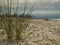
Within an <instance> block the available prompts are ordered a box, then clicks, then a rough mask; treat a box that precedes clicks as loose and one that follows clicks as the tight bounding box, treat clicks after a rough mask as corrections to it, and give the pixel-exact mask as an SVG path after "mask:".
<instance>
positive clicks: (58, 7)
mask: <svg viewBox="0 0 60 45" xmlns="http://www.w3.org/2000/svg"><path fill="white" fill-rule="evenodd" d="M2 1H3V2H4V3H6V0H0V5H1V4H2ZM17 1H18V0H13V4H14V5H16V2H17ZM19 2H20V5H19V7H22V6H23V5H24V2H25V0H19ZM33 4H36V6H35V8H36V10H41V11H42V13H47V12H46V11H48V13H49V12H50V11H52V12H53V13H60V0H27V7H31V6H32V5H33ZM52 12H50V13H52Z"/></svg>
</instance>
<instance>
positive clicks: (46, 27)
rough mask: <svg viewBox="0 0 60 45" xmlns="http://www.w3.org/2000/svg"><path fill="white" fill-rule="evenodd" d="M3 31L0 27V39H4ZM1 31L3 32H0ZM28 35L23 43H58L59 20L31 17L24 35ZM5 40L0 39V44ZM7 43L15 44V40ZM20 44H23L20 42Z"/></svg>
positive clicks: (29, 44)
mask: <svg viewBox="0 0 60 45" xmlns="http://www.w3.org/2000/svg"><path fill="white" fill-rule="evenodd" d="M3 32H4V31H1V29H0V40H1V39H5V38H6V37H4V36H5V34H4V33H3ZM2 33H3V34H2ZM29 33H30V34H31V35H29V36H28V37H27V38H26V39H25V42H24V43H27V45H60V21H59V20H48V21H46V20H44V19H32V21H31V23H30V25H29V27H28V28H27V31H26V32H25V33H24V35H28V34H29ZM6 43H7V41H6V40H5V41H0V45H6ZM7 45H15V42H12V43H7ZM22 45H25V44H23V43H22Z"/></svg>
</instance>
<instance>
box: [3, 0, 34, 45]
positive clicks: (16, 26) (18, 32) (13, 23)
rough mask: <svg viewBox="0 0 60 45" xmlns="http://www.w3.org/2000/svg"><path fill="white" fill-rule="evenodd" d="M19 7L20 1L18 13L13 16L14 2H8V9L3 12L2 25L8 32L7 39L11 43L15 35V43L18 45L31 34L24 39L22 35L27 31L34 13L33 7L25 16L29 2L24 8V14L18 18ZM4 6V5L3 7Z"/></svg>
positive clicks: (9, 0) (10, 0) (8, 0)
mask: <svg viewBox="0 0 60 45" xmlns="http://www.w3.org/2000/svg"><path fill="white" fill-rule="evenodd" d="M18 5H19V1H17V6H16V11H15V12H14V14H13V15H12V14H11V10H12V0H7V9H4V10H2V12H3V13H4V15H3V16H2V25H3V28H4V29H5V31H6V35H7V39H8V40H9V41H12V40H13V35H14V36H15V41H16V43H17V45H18V43H19V42H22V41H23V40H24V39H25V38H27V37H28V36H29V35H30V34H28V35H27V37H25V38H24V39H23V37H22V33H23V32H24V31H26V29H27V27H28V25H29V23H30V21H31V18H32V16H31V14H32V12H33V10H34V9H33V7H34V5H33V6H32V7H31V9H30V10H29V11H28V12H27V14H25V12H26V5H27V0H26V3H25V6H24V12H23V13H22V14H20V15H19V16H18V13H17V12H18ZM3 6H4V5H3Z"/></svg>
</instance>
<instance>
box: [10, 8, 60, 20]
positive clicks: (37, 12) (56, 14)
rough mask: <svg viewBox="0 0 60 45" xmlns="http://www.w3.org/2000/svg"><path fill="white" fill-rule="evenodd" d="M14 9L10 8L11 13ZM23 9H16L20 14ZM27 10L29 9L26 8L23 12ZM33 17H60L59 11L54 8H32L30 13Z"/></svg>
mask: <svg viewBox="0 0 60 45" xmlns="http://www.w3.org/2000/svg"><path fill="white" fill-rule="evenodd" d="M15 10H16V9H14V8H12V10H11V13H12V14H14V12H15ZM23 12H24V9H21V8H20V9H18V11H17V13H18V14H22V13H23ZM28 12H29V9H26V11H25V14H26V13H28ZM31 16H32V17H33V18H48V19H60V11H55V10H48V11H47V10H34V11H33V12H32V14H31Z"/></svg>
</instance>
